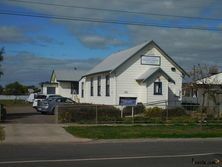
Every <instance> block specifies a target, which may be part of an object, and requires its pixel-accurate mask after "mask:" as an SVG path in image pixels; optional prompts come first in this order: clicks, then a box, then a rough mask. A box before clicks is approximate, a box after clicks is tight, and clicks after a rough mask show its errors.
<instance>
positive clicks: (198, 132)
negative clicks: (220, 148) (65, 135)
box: [65, 125, 222, 139]
mask: <svg viewBox="0 0 222 167" xmlns="http://www.w3.org/2000/svg"><path fill="white" fill-rule="evenodd" d="M65 129H66V130H67V131H68V132H69V133H71V134H72V135H74V136H78V137H83V138H91V139H136V138H208V137H222V126H204V127H203V128H202V129H201V128H200V127H199V126H175V125H168V126H167V125H160V126H70V127H66V128H65Z"/></svg>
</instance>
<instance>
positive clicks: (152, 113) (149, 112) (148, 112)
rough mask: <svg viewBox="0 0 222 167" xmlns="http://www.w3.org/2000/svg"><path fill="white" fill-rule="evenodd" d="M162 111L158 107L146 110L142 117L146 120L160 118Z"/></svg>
mask: <svg viewBox="0 0 222 167" xmlns="http://www.w3.org/2000/svg"><path fill="white" fill-rule="evenodd" d="M163 112H164V110H163V109H162V108H159V107H153V108H147V109H146V110H145V112H144V116H145V117H148V118H152V117H162V116H163V114H164V113H163Z"/></svg>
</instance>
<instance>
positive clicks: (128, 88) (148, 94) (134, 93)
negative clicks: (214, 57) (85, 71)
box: [79, 47, 182, 105]
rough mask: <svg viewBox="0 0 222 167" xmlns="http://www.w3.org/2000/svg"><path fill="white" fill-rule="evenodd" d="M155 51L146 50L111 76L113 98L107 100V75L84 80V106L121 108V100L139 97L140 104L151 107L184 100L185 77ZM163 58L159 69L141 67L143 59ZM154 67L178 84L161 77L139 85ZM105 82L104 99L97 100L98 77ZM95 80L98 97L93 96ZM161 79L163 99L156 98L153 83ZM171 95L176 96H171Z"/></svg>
mask: <svg viewBox="0 0 222 167" xmlns="http://www.w3.org/2000/svg"><path fill="white" fill-rule="evenodd" d="M162 54H163V53H161V52H160V51H159V50H158V49H157V48H155V47H152V48H151V47H146V48H145V49H143V50H142V51H140V52H138V53H137V54H136V55H134V56H132V57H131V58H130V59H129V60H127V61H126V62H125V63H123V64H122V65H121V66H120V67H119V68H117V69H116V70H115V71H113V73H111V76H110V97H106V96H105V75H106V74H107V73H101V74H96V75H89V76H86V77H84V78H83V79H82V80H81V81H80V84H79V85H80V92H81V82H84V86H85V88H84V93H85V94H84V98H80V101H81V102H84V103H95V104H110V105H119V97H137V102H142V103H151V102H155V101H162V100H168V101H174V100H175V97H177V99H178V98H179V99H181V88H182V73H181V72H180V71H179V70H178V69H177V68H176V67H175V66H174V65H173V64H172V63H171V62H170V61H169V60H167V58H165V56H163V55H162ZM142 55H147V56H159V57H160V66H155V65H143V64H141V56H142ZM153 67H161V68H162V70H163V71H165V73H167V74H168V75H169V76H170V77H171V78H172V79H173V80H174V81H175V84H174V83H169V82H168V80H167V79H166V78H165V77H164V76H162V75H157V76H155V77H156V78H155V77H154V78H151V79H149V81H147V82H146V83H141V82H138V81H136V78H138V77H139V76H141V75H142V74H143V73H145V72H146V71H147V70H148V69H150V68H153ZM172 67H174V68H176V71H175V72H174V71H172V70H171V68H172ZM98 75H100V76H101V77H102V78H101V89H102V91H101V97H99V96H97V76H98ZM91 77H93V78H94V96H93V97H92V96H90V81H91ZM156 79H159V80H160V81H161V82H162V92H163V94H162V95H154V94H153V90H154V88H153V82H154V81H156ZM168 92H172V93H173V94H171V93H168Z"/></svg>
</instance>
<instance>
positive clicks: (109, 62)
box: [85, 41, 188, 76]
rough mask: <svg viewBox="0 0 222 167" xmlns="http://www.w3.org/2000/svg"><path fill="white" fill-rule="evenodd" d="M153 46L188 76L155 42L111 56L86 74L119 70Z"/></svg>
mask: <svg viewBox="0 0 222 167" xmlns="http://www.w3.org/2000/svg"><path fill="white" fill-rule="evenodd" d="M149 45H153V46H154V47H156V48H157V49H158V50H159V51H160V52H162V53H163V55H164V56H165V57H166V58H167V59H168V60H169V61H170V62H171V63H172V64H174V66H175V67H177V68H178V69H179V70H180V71H181V72H182V74H183V75H188V74H187V73H186V71H185V70H183V68H182V67H180V66H179V65H178V64H177V63H176V62H175V61H174V60H173V59H172V58H170V57H169V56H168V55H167V54H166V53H165V52H164V51H163V50H162V49H161V48H160V47H159V46H158V45H157V44H156V43H155V42H154V41H150V42H145V43H142V44H140V45H137V46H134V47H132V48H129V49H126V50H123V51H120V52H117V53H114V54H111V55H110V56H108V57H107V58H106V59H104V60H103V61H102V62H101V63H99V64H98V65H97V66H95V67H94V68H92V69H91V70H90V71H89V72H87V73H86V74H85V76H87V75H92V74H96V73H102V72H112V71H114V70H115V69H117V68H118V67H119V66H121V65H122V64H123V63H125V62H126V61H127V60H128V59H130V58H131V57H132V56H134V55H135V54H137V53H138V52H139V51H141V50H142V49H143V48H145V47H147V46H149Z"/></svg>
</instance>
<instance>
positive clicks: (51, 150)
mask: <svg viewBox="0 0 222 167" xmlns="http://www.w3.org/2000/svg"><path fill="white" fill-rule="evenodd" d="M221 146H222V140H221V141H220V140H202V139H201V140H200V141H197V140H195V141H192V140H189V141H186V140H181V141H175V140H169V141H167V140H166V141H158V140H157V141H155V140H154V141H143V142H138V141H134V142H133V141H130V142H118V141H115V142H109V143H107V142H100V141H98V142H95V141H93V142H86V143H57V144H56V143H53V144H23V145H13V144H10V145H8V144H1V145H0V166H1V167H40V166H41V167H42V166H44V167H45V166H47V167H48V166H49V167H73V166H78V167H100V166H101V167H114V166H115V167H123V166H124V167H125V166H126V167H148V166H151V167H178V166H180V167H185V166H186V167H188V166H189V167H190V166H201V165H200V163H212V162H214V160H215V159H217V160H219V161H218V162H220V160H222V155H221V154H220V153H222V147H221ZM192 160H193V162H196V163H199V164H196V165H194V164H192ZM220 163H221V165H222V162H220ZM202 166H210V165H206V164H205V165H202ZM211 166H212V165H211Z"/></svg>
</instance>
